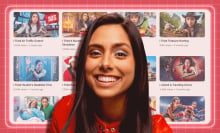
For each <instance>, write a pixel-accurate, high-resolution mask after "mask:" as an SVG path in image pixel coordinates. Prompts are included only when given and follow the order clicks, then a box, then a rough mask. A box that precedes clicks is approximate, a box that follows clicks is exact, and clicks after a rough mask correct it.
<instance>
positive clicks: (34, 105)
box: [31, 100, 37, 108]
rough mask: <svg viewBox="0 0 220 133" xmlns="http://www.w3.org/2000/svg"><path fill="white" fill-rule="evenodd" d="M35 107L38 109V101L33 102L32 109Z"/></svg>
mask: <svg viewBox="0 0 220 133" xmlns="http://www.w3.org/2000/svg"><path fill="white" fill-rule="evenodd" d="M35 107H37V101H35V100H34V101H32V102H31V108H35Z"/></svg>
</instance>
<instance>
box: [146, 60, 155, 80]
mask: <svg viewBox="0 0 220 133" xmlns="http://www.w3.org/2000/svg"><path fill="white" fill-rule="evenodd" d="M147 69H148V80H149V81H156V56H147Z"/></svg>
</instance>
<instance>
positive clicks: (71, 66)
mask: <svg viewBox="0 0 220 133" xmlns="http://www.w3.org/2000/svg"><path fill="white" fill-rule="evenodd" d="M63 59H64V60H63V81H72V82H73V81H75V80H76V63H77V57H76V56H67V57H63Z"/></svg>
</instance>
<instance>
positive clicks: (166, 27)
mask: <svg viewBox="0 0 220 133" xmlns="http://www.w3.org/2000/svg"><path fill="white" fill-rule="evenodd" d="M160 36H161V37H204V36H205V13H204V12H161V13H160Z"/></svg>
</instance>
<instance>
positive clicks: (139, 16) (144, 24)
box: [126, 12, 156, 36]
mask: <svg viewBox="0 0 220 133" xmlns="http://www.w3.org/2000/svg"><path fill="white" fill-rule="evenodd" d="M126 17H128V18H129V19H130V20H131V21H132V22H133V24H134V25H135V26H136V27H137V29H138V30H139V32H140V34H143V33H144V34H145V33H146V34H148V35H149V36H155V32H156V27H155V26H150V25H149V24H148V20H147V18H146V17H144V13H142V12H127V13H126Z"/></svg>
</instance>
